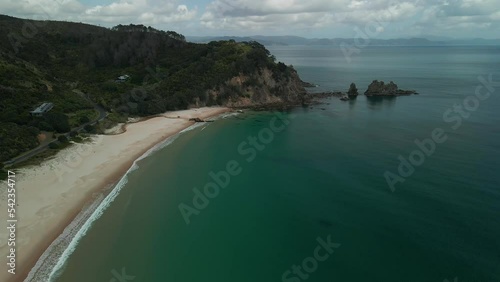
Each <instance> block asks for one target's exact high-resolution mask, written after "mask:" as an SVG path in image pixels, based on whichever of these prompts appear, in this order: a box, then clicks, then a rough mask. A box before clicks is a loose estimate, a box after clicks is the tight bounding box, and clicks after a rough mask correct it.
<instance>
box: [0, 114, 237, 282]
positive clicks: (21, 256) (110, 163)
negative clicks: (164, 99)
mask: <svg viewBox="0 0 500 282" xmlns="http://www.w3.org/2000/svg"><path fill="white" fill-rule="evenodd" d="M227 111H229V109H227V108H200V109H191V110H186V111H178V112H169V113H166V114H164V115H163V116H162V117H155V118H152V119H149V120H146V121H142V122H138V123H133V124H129V125H127V127H126V132H124V133H122V134H119V135H112V136H102V135H99V136H95V137H93V138H92V142H89V143H87V144H75V145H73V146H71V147H69V148H67V149H65V150H62V151H61V152H59V153H58V154H57V155H56V156H55V157H54V158H52V159H50V160H47V161H45V162H44V163H42V164H41V165H40V166H36V167H29V168H25V169H21V170H19V171H17V173H16V178H15V180H16V188H17V195H16V199H17V204H19V206H18V207H17V218H18V220H19V221H18V223H17V231H16V233H17V237H16V238H17V239H16V249H17V254H16V264H17V265H16V273H17V274H16V275H12V274H9V273H8V272H7V269H8V268H7V255H8V250H9V248H10V247H8V246H7V239H8V235H9V234H8V230H7V229H6V228H5V227H3V228H0V265H1V267H0V281H2V282H10V281H23V279H24V278H26V276H27V274H28V272H29V271H30V270H31V268H32V267H33V266H34V264H35V263H36V261H37V260H38V258H39V257H40V255H41V254H42V253H43V251H44V250H45V249H46V248H47V247H48V246H49V245H50V244H51V242H52V241H53V240H54V239H56V238H57V236H59V234H61V233H62V231H63V230H64V228H65V227H66V226H67V225H68V224H69V223H70V222H71V221H72V220H73V218H74V217H75V216H76V215H77V214H78V213H79V212H80V211H81V210H82V208H83V207H84V206H85V204H87V203H89V202H90V201H91V200H92V195H93V194H94V193H96V192H99V191H102V190H103V189H104V188H105V187H107V186H109V185H111V184H113V183H114V182H116V181H117V180H119V178H121V176H122V175H123V174H124V173H125V172H126V171H127V169H128V168H129V167H130V166H131V165H132V163H133V161H134V160H135V159H137V158H138V157H139V156H141V155H142V154H143V153H144V152H146V151H147V150H148V149H149V148H151V147H153V146H154V145H156V144H157V143H159V142H161V141H163V140H164V139H166V138H168V137H169V136H172V135H175V134H177V133H178V132H180V131H182V130H183V129H185V128H187V127H189V126H190V125H192V124H193V122H191V121H189V120H188V119H189V118H194V117H199V118H202V119H205V118H208V117H211V116H215V115H219V114H221V113H223V112H227ZM178 116H180V118H178ZM6 187H7V185H6V183H5V182H1V183H0V222H2V225H4V226H6V225H7V223H6V220H7V200H6Z"/></svg>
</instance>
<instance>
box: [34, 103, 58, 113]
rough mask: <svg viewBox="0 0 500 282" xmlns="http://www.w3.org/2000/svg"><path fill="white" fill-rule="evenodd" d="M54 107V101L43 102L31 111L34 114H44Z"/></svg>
mask: <svg viewBox="0 0 500 282" xmlns="http://www.w3.org/2000/svg"><path fill="white" fill-rule="evenodd" d="M53 107H54V104H52V103H43V104H41V105H40V106H39V107H38V108H36V109H35V110H33V111H31V113H32V114H42V113H46V112H48V111H50V110H51V109H52V108H53Z"/></svg>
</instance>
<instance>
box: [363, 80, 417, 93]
mask: <svg viewBox="0 0 500 282" xmlns="http://www.w3.org/2000/svg"><path fill="white" fill-rule="evenodd" d="M412 94H417V92H416V91H414V90H401V89H399V88H398V85H397V84H395V83H394V82H392V81H391V82H389V83H388V84H385V83H384V82H383V81H378V80H374V81H373V82H372V83H371V84H370V85H369V86H368V89H367V90H366V91H365V95H366V96H401V95H412Z"/></svg>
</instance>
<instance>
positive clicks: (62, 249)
mask: <svg viewBox="0 0 500 282" xmlns="http://www.w3.org/2000/svg"><path fill="white" fill-rule="evenodd" d="M203 125H206V124H205V123H196V124H194V125H192V126H190V127H188V128H186V129H184V130H182V131H181V132H179V133H178V134H176V135H174V136H171V137H169V138H167V139H165V140H164V141H162V142H160V143H158V144H156V145H155V146H154V147H152V148H151V149H149V150H148V151H147V152H145V153H144V154H143V155H142V156H140V157H139V158H138V159H136V160H135V161H134V163H133V164H132V166H131V167H130V168H129V169H128V170H127V172H126V173H125V174H124V175H123V177H122V178H121V179H120V181H119V182H118V183H117V184H116V185H115V186H114V188H113V189H112V190H111V191H110V192H109V194H108V195H107V196H106V197H104V194H103V193H101V194H99V195H98V197H96V199H95V200H94V201H93V202H92V204H90V205H89V206H88V207H86V208H84V209H83V211H82V212H81V213H80V214H79V215H78V216H77V217H76V218H75V220H73V222H71V224H69V225H68V226H67V227H66V228H65V229H64V231H63V233H62V234H61V235H60V236H59V237H58V238H57V239H56V240H54V242H52V244H51V245H50V246H49V248H47V250H46V251H45V252H44V253H43V255H42V256H41V257H40V259H39V260H38V261H37V263H36V265H35V266H34V267H33V269H32V270H31V271H30V273H29V274H28V277H27V278H26V279H25V280H24V282H45V281H47V282H52V281H54V280H55V279H56V278H57V277H58V276H60V274H61V273H62V271H63V270H64V267H65V265H66V262H67V260H68V259H69V257H70V256H71V254H73V252H74V251H75V249H76V247H77V246H78V243H79V242H80V240H81V239H82V238H83V237H84V236H85V234H86V233H87V231H88V230H90V228H91V227H92V224H93V223H94V222H95V221H96V220H97V219H99V218H100V217H101V216H102V214H103V213H104V211H105V210H106V209H107V208H108V207H109V206H110V205H111V203H112V202H113V201H114V200H115V199H116V197H117V196H118V195H119V193H120V191H121V190H122V189H123V187H124V186H125V184H127V182H128V174H129V173H131V172H132V171H134V170H136V169H138V168H139V166H138V165H137V162H139V161H141V160H143V159H145V158H147V157H148V156H150V155H152V154H153V153H155V152H157V151H159V150H161V149H163V148H165V147H166V146H168V145H170V144H172V142H174V141H175V140H176V139H177V138H178V137H179V136H180V134H183V133H185V132H188V131H191V130H194V129H196V128H198V127H200V126H203ZM68 242H69V243H68Z"/></svg>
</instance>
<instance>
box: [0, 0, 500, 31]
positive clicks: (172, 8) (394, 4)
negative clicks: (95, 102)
mask: <svg viewBox="0 0 500 282" xmlns="http://www.w3.org/2000/svg"><path fill="white" fill-rule="evenodd" d="M83 1H85V0H0V11H1V13H3V14H8V15H12V16H19V17H23V18H35V19H53V20H69V21H77V22H87V23H91V24H101V25H105V26H113V25H116V24H129V23H135V24H139V23H142V24H145V25H153V26H155V27H158V28H163V29H176V30H178V31H179V32H182V33H186V34H190V33H191V34H192V31H195V32H194V33H197V34H223V33H225V34H234V35H251V34H257V33H263V34H297V35H303V36H322V37H335V36H347V37H348V36H352V35H353V34H352V31H353V29H354V28H355V27H358V28H360V29H363V28H364V27H365V26H367V25H371V26H375V25H374V24H373V23H383V24H382V25H379V27H377V28H378V31H377V33H378V34H381V33H383V35H382V36H384V37H391V36H392V37H394V36H396V37H398V36H399V37H400V36H405V35H408V36H418V35H419V34H424V35H425V34H429V33H433V34H441V35H450V34H453V33H455V34H457V35H461V36H467V34H470V36H469V37H474V36H478V35H481V34H485V35H487V36H488V37H498V35H497V36H494V35H492V32H493V31H494V30H495V28H497V29H498V30H500V8H499V6H498V0H210V1H211V2H210V3H209V4H207V6H206V7H199V8H198V7H197V6H194V5H192V4H191V5H188V4H187V3H186V2H187V1H186V0H111V1H113V2H111V3H109V2H107V1H110V0H106V1H105V0H103V4H100V5H84V4H82V3H84V2H83ZM182 1H184V3H183V2H182ZM104 3H106V4H104ZM189 3H192V2H189ZM339 30H341V31H340V33H339Z"/></svg>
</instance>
